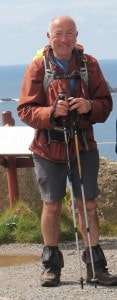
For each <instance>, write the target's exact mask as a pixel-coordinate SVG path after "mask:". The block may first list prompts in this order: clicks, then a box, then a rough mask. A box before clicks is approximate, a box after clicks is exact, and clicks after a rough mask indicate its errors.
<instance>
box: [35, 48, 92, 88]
mask: <svg viewBox="0 0 117 300" xmlns="http://www.w3.org/2000/svg"><path fill="white" fill-rule="evenodd" d="M43 51H44V49H43V48H42V49H41V50H39V51H38V52H37V54H36V55H35V57H34V58H33V60H35V59H37V58H40V57H42V56H43V59H44V67H45V75H44V80H43V86H44V90H45V91H46V90H47V88H48V86H49V85H50V83H51V81H53V80H54V79H59V78H68V79H70V78H78V77H79V78H82V79H83V80H84V81H85V83H86V85H87V87H88V70H87V64H86V62H87V58H86V56H85V55H82V58H81V63H80V71H79V70H75V71H73V72H72V73H71V74H62V75H60V74H56V72H55V71H54V70H52V69H51V63H50V61H49V59H48V57H46V56H45V55H43ZM77 52H78V51H77ZM78 55H79V52H78Z"/></svg>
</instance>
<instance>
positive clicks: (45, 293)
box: [0, 238, 117, 300]
mask: <svg viewBox="0 0 117 300" xmlns="http://www.w3.org/2000/svg"><path fill="white" fill-rule="evenodd" d="M79 244H80V256H81V255H82V250H83V244H82V242H80V243H79ZM100 244H101V245H102V248H103V250H104V253H105V255H106V258H107V261H108V268H109V270H110V271H112V273H113V274H117V238H112V239H108V238H107V239H106V238H105V239H101V240H100ZM42 247H43V246H42V245H39V244H9V245H1V246H0V257H1V256H4V255H6V256H7V255H18V256H19V255H27V256H29V255H36V258H37V256H38V258H39V259H38V261H33V262H32V263H23V264H20V265H13V266H2V267H0V300H2V299H4V300H48V299H52V300H53V299H56V300H57V299H60V300H65V299H74V298H76V299H79V300H89V299H90V300H91V299H93V300H100V299H101V300H107V298H108V300H109V299H111V300H116V299H117V286H116V287H103V286H97V288H96V287H95V286H94V285H88V284H86V282H85V265H84V263H82V261H81V266H82V275H83V278H84V288H83V289H82V288H81V285H80V281H79V278H80V276H81V273H80V271H79V259H78V254H77V251H76V245H75V243H64V244H60V249H61V251H62V252H63V255H64V263H65V267H64V268H63V269H62V275H61V285H60V286H58V287H54V288H52V287H51V288H46V287H41V286H40V282H39V276H40V272H41V263H40V255H41V252H42Z"/></svg>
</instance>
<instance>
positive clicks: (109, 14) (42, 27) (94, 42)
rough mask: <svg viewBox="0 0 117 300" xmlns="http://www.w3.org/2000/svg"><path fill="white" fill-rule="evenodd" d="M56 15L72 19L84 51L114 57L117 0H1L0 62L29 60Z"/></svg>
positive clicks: (4, 63)
mask: <svg viewBox="0 0 117 300" xmlns="http://www.w3.org/2000/svg"><path fill="white" fill-rule="evenodd" d="M57 15H70V16H71V17H72V18H74V19H75V21H76V24H77V28H78V31H79V36H78V42H79V43H81V44H83V45H84V47H85V52H87V53H90V54H92V55H93V56H95V57H96V58H97V59H104V58H105V59H111V58H116V59H117V0H111V1H110V0H101V1H100V0H63V1H61V0H59V1H55V0H44V1H40V0H20V1H16V0H0V65H8V64H9V65H12V64H25V63H26V64H27V63H29V62H30V61H31V60H32V57H33V56H34V54H35V53H36V51H37V50H38V49H40V48H41V47H43V46H44V45H45V44H48V40H47V37H46V32H47V29H48V24H49V22H50V20H51V19H52V18H53V17H55V16H57Z"/></svg>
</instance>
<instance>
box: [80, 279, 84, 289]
mask: <svg viewBox="0 0 117 300" xmlns="http://www.w3.org/2000/svg"><path fill="white" fill-rule="evenodd" d="M80 284H81V288H82V290H83V287H84V282H83V277H81V278H80Z"/></svg>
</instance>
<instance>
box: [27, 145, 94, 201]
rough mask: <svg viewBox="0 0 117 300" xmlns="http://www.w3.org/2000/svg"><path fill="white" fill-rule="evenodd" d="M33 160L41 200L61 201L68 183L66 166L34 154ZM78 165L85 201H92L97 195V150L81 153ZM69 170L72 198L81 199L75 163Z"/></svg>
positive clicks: (72, 163) (79, 182)
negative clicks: (79, 166) (80, 171)
mask: <svg viewBox="0 0 117 300" xmlns="http://www.w3.org/2000/svg"><path fill="white" fill-rule="evenodd" d="M33 160H34V166H35V172H36V178H37V182H38V185H39V191H40V194H41V199H42V200H43V201H44V202H55V201H61V200H62V199H63V198H64V197H65V195H66V186H67V183H68V177H67V176H68V168H67V164H66V163H57V162H53V161H48V160H46V159H43V158H41V157H39V156H38V155H36V154H33ZM80 165H81V170H82V185H83V188H84V193H85V199H92V200H93V199H95V198H96V197H97V195H98V194H99V190H98V186H97V176H98V169H99V154H98V150H97V149H95V150H91V151H87V152H81V153H80ZM70 169H71V182H72V189H73V194H74V197H75V198H82V193H81V180H80V179H81V177H79V172H78V164H77V161H73V162H71V168H70ZM68 186H69V183H68Z"/></svg>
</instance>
